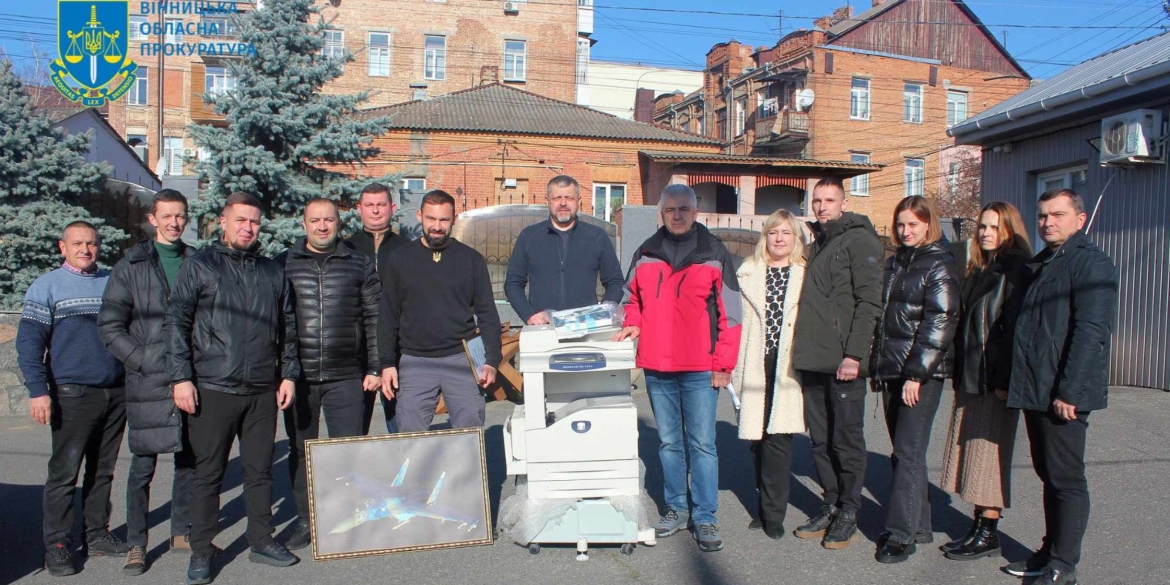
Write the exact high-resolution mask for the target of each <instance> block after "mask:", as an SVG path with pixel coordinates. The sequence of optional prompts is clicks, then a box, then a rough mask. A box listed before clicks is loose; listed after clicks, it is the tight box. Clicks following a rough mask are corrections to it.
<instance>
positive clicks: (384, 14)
mask: <svg viewBox="0 0 1170 585" xmlns="http://www.w3.org/2000/svg"><path fill="white" fill-rule="evenodd" d="M132 4H133V6H132V8H131V13H132V14H131V26H130V28H131V34H130V55H131V56H132V57H133V58H134V60H135V61H136V62H137V63H138V65H139V69H138V75H139V81H138V83H137V84H136V87H135V88H134V89H133V90H132V91H131V92H130V93H129V94H128V95H127V96H126V98H124V99H121V100H118V101H117V102H114V103H111V104H110V111H109V120H110V123H111V125H113V127H114V128H116V129H117V130H118V132H119V133H121V134H122V135H123V136H124V137H125V138H126V140H127V142H129V143H130V144H131V145H132V146H134V147H136V148H137V149H138V150H139V151H140V152H141V153H142V154H143V156H144V158H145V160H147V161H149V164H150V166H151V167H152V168H155V169H156V170H158V171H159V174H160V175H164V176H165V175H186V174H191V172H192V169H191V165H190V164H185V161H184V156H188V157H191V156H198V152H197V150H196V149H195V144H194V143H193V141H192V140H191V139H190V138H189V137H188V135H187V132H186V128H187V126H188V125H189V124H191V123H197V124H218V123H222V118H221V117H219V116H217V115H216V114H215V113H214V112H212V111H211V110H210V108H208V107H206V106H205V104H204V102H203V98H202V96H203V94H204V93H205V92H223V91H230V89H231V88H232V87H233V86H234V85H235V81H234V80H233V79H232V77H231V73H230V71H229V68H228V67H227V63H228V61H230V60H231V59H239V58H246V57H237V56H209V55H203V56H199V55H194V56H190V55H183V56H180V55H172V56H164V55H162V54H152V53H151V52H150V51H149V50H147V51H146V53H145V54H144V50H143V48H142V47H143V45H147V47H148V49H149V46H150V45H155V44H159V43H168V44H173V43H200V42H230V43H237V42H238V41H239V33H238V30H237V28H236V26H235V24H234V20H233V19H232V18H230V17H229V16H227V15H222V14H219V15H199V14H175V13H168V14H157V13H156V14H148V15H142V14H138V11H139V10H140V7H139V6H140V5H139V4H138V3H132ZM174 4H179V3H174ZM259 4H260V5H262V4H263V2H262V0H259ZM589 4H590V3H589V2H588V1H587V0H586V1H585V2H584V5H582V6H580V7H579V6H578V5H577V3H573V4H568V3H550V4H542V5H539V6H536V5H529V4H528V3H527V0H512V1H508V2H505V1H504V0H500V1H498V2H492V1H487V2H485V1H483V0H320V1H319V2H318V5H319V6H320V7H321V9H322V11H321V16H322V17H323V18H324V19H326V20H327V21H328V22H329V28H328V30H327V31H326V32H325V41H326V45H325V48H324V49H323V52H324V53H325V54H327V55H338V56H340V55H342V54H344V53H345V52H348V53H350V54H352V55H353V56H354V61H353V62H351V63H348V64H346V66H345V74H344V75H343V76H342V77H340V78H339V79H337V80H335V81H334V82H332V83H330V84H328V85H327V86H326V87H325V91H326V92H336V93H357V92H359V91H368V92H369V93H370V101H369V105H370V106H383V105H389V104H395V103H400V102H405V101H409V100H413V99H419V98H424V97H430V96H436V95H442V94H447V93H451V92H455V91H458V90H461V89H466V88H469V87H474V86H477V85H479V84H480V83H482V82H485V81H486V82H492V81H498V82H500V83H502V84H506V85H509V86H514V87H521V88H524V89H525V90H526V91H529V92H532V93H536V94H539V95H544V96H548V97H551V98H554V99H558V100H564V101H570V102H571V101H574V100H575V98H576V86H577V74H576V70H577V69H578V68H579V67H585V66H587V64H588V57H589V45H590V40H589V39H588V35H589V33H591V32H592V7H591V6H590V5H589ZM235 6H236V7H237V8H238V9H239V10H240V11H241V12H248V11H251V10H255V9H256V6H257V0H236V2H235ZM579 15H580V16H579ZM579 21H580V22H579ZM144 24H145V25H146V26H147V27H150V32H151V33H152V34H145V35H144V34H142V32H143V30H144V29H143V25H144ZM176 24H181V25H182V27H181V29H180V27H176V26H175V25H176ZM155 32H157V33H159V34H153V33H155ZM192 32H195V33H205V34H202V35H201V34H191V33H192ZM582 51H583V53H582ZM579 55H580V56H579ZM160 72H161V74H160ZM160 157H161V160H160Z"/></svg>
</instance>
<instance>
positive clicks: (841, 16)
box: [833, 5, 853, 23]
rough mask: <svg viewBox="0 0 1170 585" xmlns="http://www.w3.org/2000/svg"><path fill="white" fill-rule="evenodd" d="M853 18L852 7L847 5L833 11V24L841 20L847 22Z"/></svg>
mask: <svg viewBox="0 0 1170 585" xmlns="http://www.w3.org/2000/svg"><path fill="white" fill-rule="evenodd" d="M850 18H853V7H852V6H849V5H845V6H842V7H840V8H838V9H836V10H834V11H833V22H834V23H837V22H841V21H842V20H849V19H850Z"/></svg>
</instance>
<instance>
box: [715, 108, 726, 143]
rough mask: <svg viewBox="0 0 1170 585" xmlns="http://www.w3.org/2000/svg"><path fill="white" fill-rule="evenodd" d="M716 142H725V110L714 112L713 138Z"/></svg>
mask: <svg viewBox="0 0 1170 585" xmlns="http://www.w3.org/2000/svg"><path fill="white" fill-rule="evenodd" d="M714 138H716V139H718V140H727V108H723V109H721V110H719V111H717V112H715V136H714Z"/></svg>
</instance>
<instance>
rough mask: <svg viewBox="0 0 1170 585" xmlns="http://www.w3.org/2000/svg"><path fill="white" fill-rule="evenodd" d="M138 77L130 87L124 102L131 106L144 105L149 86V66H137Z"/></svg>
mask: <svg viewBox="0 0 1170 585" xmlns="http://www.w3.org/2000/svg"><path fill="white" fill-rule="evenodd" d="M137 73H138V79H136V80H135V81H134V86H133V87H131V88H130V93H129V94H127V97H126V103H127V104H129V105H131V106H145V105H146V97H147V92H146V90H147V88H149V87H150V68H149V67H139V68H138V72H137Z"/></svg>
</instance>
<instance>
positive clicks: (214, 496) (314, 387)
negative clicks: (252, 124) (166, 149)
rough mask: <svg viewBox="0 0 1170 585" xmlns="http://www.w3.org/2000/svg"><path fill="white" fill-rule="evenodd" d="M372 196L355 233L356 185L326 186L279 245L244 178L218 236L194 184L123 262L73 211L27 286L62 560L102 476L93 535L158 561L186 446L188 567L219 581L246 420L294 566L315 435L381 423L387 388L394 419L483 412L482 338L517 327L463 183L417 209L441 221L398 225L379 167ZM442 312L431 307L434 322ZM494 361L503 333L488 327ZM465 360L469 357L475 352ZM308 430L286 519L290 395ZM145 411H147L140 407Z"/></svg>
mask: <svg viewBox="0 0 1170 585" xmlns="http://www.w3.org/2000/svg"><path fill="white" fill-rule="evenodd" d="M357 209H358V212H359V214H360V216H361V219H362V226H363V229H362V231H361V232H359V233H357V234H355V235H353V236H351V237H350V238H349V239H347V240H341V239H340V238H339V235H340V230H341V217H340V213H339V210H338V208H337V204H336V203H335V202H333V201H329V200H325V199H317V200H313V201H310V202H309V203H308V204H307V205H306V207H305V209H304V212H303V222H302V223H303V228H304V231H305V237H303V238H301V239H300V240H299V241H298V242H297V243H296V244H295V245H294V246H293V247H292V248H290V249H289V250H287V251H286V252H284V253H282V254H281V255H279V256H277V257H276V258H274V259H272V258H268V257H266V256H264V255H262V254H260V253H259V248H260V239H261V231H262V226H263V223H264V216H263V212H262V205H261V203H260V201H259V200H257V199H256V198H255V197H254V196H252V195H249V194H247V193H234V194H232V195H230V196H228V197H227V199H226V201H225V203H224V208H223V211H222V214H221V216H220V218H219V227H220V229H221V231H222V237H221V238H220V239H219V240H217V241H216V242H214V243H213V244H212V245H210V246H209V247H208V248H206V249H204V250H202V251H196V250H194V249H192V248H190V247H189V246H187V245H186V244H185V243H184V242H183V240H182V235H183V233H184V231H185V230H186V228H187V224H188V221H189V217H188V209H187V200H186V198H184V197H183V195H182V194H180V193H178V192H177V191H173V190H163V191H160V192H159V193H157V194H156V195H155V197H154V200H153V202H152V204H151V210H150V213H149V214H148V219H149V221H150V223H151V224H152V225H153V226H154V227H155V234H154V236H153V238H150V239H146V240H143V241H142V242H139V243H138V244H137V245H135V246H133V247H131V248H130V249H129V250H127V252H126V254H125V256H124V257H123V258H122V260H120V261H119V262H118V263H117V265H115V266H114V268H113V270H112V271H106V270H103V269H100V268H99V267H98V264H97V261H98V251H99V249H100V242H99V240H98V233H97V230H96V228H95V227H94V226H93V225H91V224H88V223H85V222H74V223H72V224H69V225H68V226H67V227H66V228H65V229H64V231H63V234H62V236H61V240H60V243H59V246H60V249H61V253H62V255H63V256H64V260H65V261H64V263H63V265H62V266H61V268H59V269H57V270H53V271H51V272H49V273H48V274H46V275H44V276H42V277H40V278H39V279H37V280H36V282H34V283H33V285H32V286H31V287H29V290H28V292H27V294H26V295H25V303H24V309H23V312H22V318H21V322H20V327H19V329H18V333H17V341H16V345H17V352H18V356H19V358H18V359H19V363H20V367H21V369H22V371H23V373H24V376H25V384H26V386H27V387H28V389H29V394H30V403H29V404H30V412H31V415H32V417H33V419H34V420H36V421H37V422H39V423H41V424H46V425H49V426H50V428H51V431H52V455H51V457H50V460H49V473H48V479H47V480H46V484H45V493H44V542H45V548H46V552H45V566H46V568H47V569H48V571H49V573H50V574H52V575H57V576H62V575H71V574H74V573H75V572H76V570H77V567H76V565H75V559H74V550H73V549H74V547H73V544H72V538H71V535H70V532H71V528H72V526H73V492H74V488H75V485H76V483H77V478H78V475H79V474H81V470H82V465H83V463H84V475H83V476H82V495H83V498H82V501H83V509H84V514H85V522H84V530H85V538H84V542H83V544H82V547H81V553H82V554H84V555H88V556H91V557H93V556H103V555H105V556H118V557H125V561H124V564H123V571H124V572H125V573H126V574H128V575H141V574H143V573H144V572H145V571H146V569H147V558H146V550H147V513H148V511H149V509H150V503H149V501H150V491H151V490H150V488H151V483H152V479H153V476H154V472H155V469H156V466H157V461H158V456H159V455H160V454H173V456H174V465H175V474H174V484H173V486H172V493H171V539H170V542H169V543H168V544H169V548H170V550H171V551H175V552H183V553H190V555H191V557H190V561H189V564H188V571H187V582H188V583H192V584H197V583H210V582H211V581H212V579H213V574H212V561H213V559H214V557H215V554H216V552H217V551H218V549H217V548H216V547H215V546H214V545H213V544H212V540H213V538H214V537H215V535H216V533H217V532H218V521H219V512H220V508H219V504H220V502H219V496H220V491H221V489H222V487H223V481H224V475H225V472H226V469H227V463H228V459H229V456H230V453H231V450H232V447H233V445H234V443H235V442H236V439H237V438H238V439H239V450H240V461H241V463H242V468H243V480H244V503H245V509H246V512H247V518H248V521H247V530H246V533H245V536H246V538H247V541H248V544H249V546H250V550H249V554H248V558H249V560H251V561H253V562H257V563H263V564H267V565H272V566H277V567H285V566H289V565H292V564H294V563H296V562H297V561H298V560H299V559H298V558H297V557H296V556H295V555H294V554H293V553H292V552H290V549H291V550H298V549H302V548H304V547H306V546H308V545H309V544H310V543H311V538H312V537H311V534H310V531H309V509H308V494H307V488H306V473H305V465H304V462H305V453H304V446H303V443H304V441H306V440H310V439H316V438H318V436H319V435H320V426H321V418H322V416H323V417H324V419H325V424H326V426H327V428H328V432H329V436H330V437H349V436H358V435H364V434H366V433H368V432H369V429H370V421H371V418H372V414H373V410H374V407H375V404H376V402H377V400H378V399H377V398H376V396H375V395H379V394H380V395H381V400H382V404H383V408H384V412H385V415H386V428H387V431H388V432H396V431H399V430H401V431H407V432H414V431H425V430H427V428H428V427H429V426H430V424H431V419H432V417H433V416H434V412H435V402H436V400H437V398H438V395H439V394H440V393H442V394H443V395H444V397H445V398H446V400H447V404H448V407H449V409H450V412H451V424H452V425H453V426H455V427H471V426H482V425H483V423H484V402H483V397H482V395H481V393H480V390H479V388H480V387H481V386H488V385H490V384H491V382H492V380H493V379H494V377H495V369H494V367H492V366H490V365H487V366H484V367H483V368H482V369H481V371H480V372H478V379H476V377H475V376H473V375H472V372H471V370H470V369H469V368H468V367H467V361H466V358H465V357H464V356H463V342H464V340H467V339H469V338H471V337H472V336H474V335H475V333H476V329H477V327H478V328H481V329H482V330H483V331H485V332H493V333H495V332H498V331H499V328H500V324H499V316H498V315H497V313H496V309H495V305H494V301H493V299H492V289H491V282H490V278H489V276H488V271H487V264H486V262H485V261H484V259H483V257H482V256H480V255H479V254H478V253H476V252H475V251H474V250H472V249H471V248H469V247H467V246H465V245H463V244H461V243H459V242H457V241H455V240H454V239H453V238H451V228H452V225H453V223H454V221H455V200H454V199H453V198H452V197H451V196H450V195H449V194H447V193H445V192H442V191H432V192H431V193H428V194H427V195H426V196H425V197H424V198H423V201H422V206H421V209H420V210H419V211H418V212H417V215H418V220H419V221H420V223H421V224H422V227H423V231H424V235H423V237H422V238H420V239H419V240H416V241H413V242H407V241H406V240H405V239H404V238H402V237H401V236H398V235H396V234H395V233H393V232H392V231H391V230H390V222H391V219H392V217H393V215H394V211H395V209H394V204H393V202H392V199H391V196H390V192H389V189H387V188H386V187H385V186H384V185H381V184H377V183H375V184H371V185H369V186H367V187H366V188H365V189H364V190H363V191H362V193H361V195H360V197H359V199H358V201H357ZM424 324H425V325H424ZM484 345H485V348H486V351H487V357H488V363H489V364H498V363H499V361H500V340H499V336H498V335H494V336H493V335H484ZM456 364H457V366H458V367H456ZM280 411H283V413H284V416H283V418H284V426H285V431H286V433H287V435H288V437H289V458H288V461H289V464H288V469H289V479H290V482H291V484H292V488H293V489H292V491H293V500H294V502H295V505H296V511H297V515H298V520H297V521H296V522H295V523H294V524H293V526H292V528H291V530H290V532H289V534H288V536H287V538H285V539H284V543H283V544H282V543H279V542H277V541H276V540H275V539H274V538H273V528H272V484H273V481H272V465H273V455H274V451H275V435H276V425H277V419H278V413H279V412H280ZM127 423H128V424H127ZM127 426H128V427H129V438H128V444H129V448H130V451H131V453H132V458H131V464H130V471H129V477H128V485H127V490H126V492H127V497H126V524H127V538H126V541H125V542H123V541H122V540H121V539H119V538H118V537H117V536H115V535H113V534H111V533H110V531H109V518H110V490H111V483H112V480H113V473H114V465H115V462H116V460H117V457H118V452H119V449H120V447H121V443H122V439H123V434H124V432H125V429H126V428H127Z"/></svg>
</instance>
